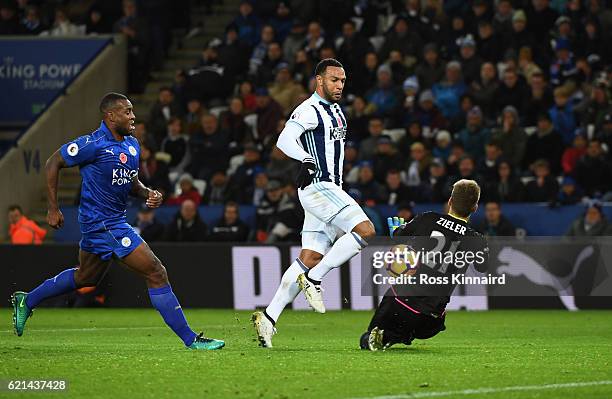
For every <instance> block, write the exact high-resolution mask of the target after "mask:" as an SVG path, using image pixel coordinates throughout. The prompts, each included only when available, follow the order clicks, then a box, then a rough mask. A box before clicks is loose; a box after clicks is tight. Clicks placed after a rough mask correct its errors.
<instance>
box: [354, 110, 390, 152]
mask: <svg viewBox="0 0 612 399" xmlns="http://www.w3.org/2000/svg"><path fill="white" fill-rule="evenodd" d="M384 128H385V125H384V123H383V120H382V118H380V117H378V116H373V117H371V118H370V121H369V122H368V134H369V136H368V138H366V139H364V140H362V141H361V144H360V145H359V159H361V160H367V159H372V157H373V156H374V154H375V152H376V144H377V142H378V138H379V137H380V136H381V135H382V134H383V130H384Z"/></svg>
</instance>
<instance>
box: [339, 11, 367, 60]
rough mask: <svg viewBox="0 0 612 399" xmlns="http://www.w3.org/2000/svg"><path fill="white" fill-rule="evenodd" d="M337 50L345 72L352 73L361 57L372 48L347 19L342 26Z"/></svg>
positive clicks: (352, 22) (353, 23)
mask: <svg viewBox="0 0 612 399" xmlns="http://www.w3.org/2000/svg"><path fill="white" fill-rule="evenodd" d="M337 43H338V42H337ZM337 50H338V59H339V60H340V62H342V65H344V66H345V68H346V69H347V71H354V70H355V69H357V67H358V63H359V62H360V61H361V60H363V57H365V55H366V54H367V53H368V52H369V51H373V47H372V44H371V43H370V41H369V40H368V38H367V37H365V36H363V35H362V34H361V33H360V32H358V31H357V28H356V26H355V22H354V21H352V20H350V19H349V20H348V21H346V22H344V23H343V24H342V36H341V39H340V41H339V45H337Z"/></svg>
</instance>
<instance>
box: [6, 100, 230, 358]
mask: <svg viewBox="0 0 612 399" xmlns="http://www.w3.org/2000/svg"><path fill="white" fill-rule="evenodd" d="M100 112H101V113H102V115H103V116H102V119H103V120H102V123H101V124H100V127H99V128H98V129H97V130H96V131H94V132H93V133H91V134H88V135H84V136H81V137H78V138H77V139H75V140H73V141H70V142H68V143H66V144H64V145H63V146H62V147H60V149H59V150H57V151H56V152H55V153H54V154H53V155H51V157H50V158H49V159H48V160H47V164H46V174H47V193H48V202H49V203H48V212H47V222H48V223H49V225H50V226H51V227H53V228H54V229H58V228H60V227H62V225H63V224H64V216H63V215H62V212H61V211H60V209H59V207H58V204H57V183H58V178H59V171H60V169H62V168H69V167H73V166H77V165H78V166H79V168H80V172H81V177H82V179H83V183H82V189H81V203H80V206H79V224H80V226H81V234H82V238H81V242H80V250H79V267H77V268H71V269H66V270H64V271H63V272H61V273H60V274H58V275H57V276H55V277H52V278H50V279H48V280H46V281H44V282H43V283H42V284H41V285H39V286H38V287H36V288H35V289H33V290H32V291H30V292H22V291H18V292H15V293H13V295H12V297H11V302H12V304H13V326H14V328H15V333H16V334H17V335H18V336H21V335H22V334H23V330H24V328H25V324H26V321H27V319H28V318H29V317H30V316H31V315H32V310H33V309H34V308H35V307H36V306H37V305H38V304H39V303H40V302H41V301H43V300H44V299H46V298H51V297H54V296H57V295H61V294H65V293H67V292H70V291H73V290H75V289H78V288H81V287H87V286H94V285H97V284H98V283H99V282H100V280H102V278H103V277H104V275H105V274H106V271H107V270H108V268H109V266H110V264H111V260H112V259H113V258H115V259H117V260H119V261H120V262H121V263H123V264H124V265H126V266H127V267H128V268H129V269H130V270H133V271H134V272H136V273H138V274H140V275H141V276H142V277H143V278H144V279H145V280H146V282H147V286H148V288H149V297H150V299H151V303H152V304H153V306H154V307H155V308H156V309H157V310H158V311H159V313H160V314H161V316H162V317H163V319H164V321H165V322H166V324H167V325H168V327H170V328H171V329H172V331H174V333H175V334H176V335H178V336H179V337H180V338H181V340H182V341H183V342H184V344H185V346H186V347H187V348H189V349H205V350H206V349H209V350H211V349H221V348H223V347H224V346H225V342H223V341H220V340H216V339H211V338H206V337H204V336H203V333H201V334H199V335H198V334H196V333H195V332H194V331H193V330H192V329H191V328H190V327H189V325H188V324H187V320H186V319H185V315H184V314H183V310H182V309H181V306H180V304H179V302H178V300H177V298H176V296H175V295H174V293H173V292H172V288H171V286H170V283H169V282H168V275H167V274H166V268H165V267H164V266H163V265H162V263H161V262H160V260H159V259H158V258H157V257H156V256H155V254H153V252H152V251H151V249H150V248H149V246H148V245H147V243H146V242H145V241H144V240H143V239H142V238H141V237H140V236H139V235H138V233H136V231H135V230H134V229H133V228H132V227H131V226H130V225H129V224H128V223H127V221H126V206H127V199H128V196H129V195H133V196H138V197H140V198H143V199H145V200H146V205H147V206H148V207H150V208H157V207H159V206H160V205H161V203H162V195H161V193H159V192H158V191H155V190H151V189H149V188H147V187H145V186H144V185H143V184H142V183H141V182H140V180H138V165H139V156H140V146H139V144H138V140H137V139H136V138H134V137H132V136H131V135H132V133H133V132H134V129H135V127H134V120H135V118H136V117H135V116H134V112H133V109H132V103H131V102H130V100H128V98H127V97H126V96H124V95H123V94H119V93H109V94H107V95H105V96H104V98H103V99H102V101H101V102H100Z"/></svg>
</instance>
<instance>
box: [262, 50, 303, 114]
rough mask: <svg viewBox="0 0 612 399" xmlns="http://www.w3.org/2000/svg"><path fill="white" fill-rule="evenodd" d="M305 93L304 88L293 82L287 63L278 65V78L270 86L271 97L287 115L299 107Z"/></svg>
mask: <svg viewBox="0 0 612 399" xmlns="http://www.w3.org/2000/svg"><path fill="white" fill-rule="evenodd" d="M305 93H306V91H305V90H304V87H302V85H300V84H299V83H296V82H295V81H294V80H293V77H292V76H291V73H290V71H289V64H287V63H286V62H281V63H280V64H278V66H277V67H276V78H275V80H274V83H273V84H272V85H271V86H270V97H272V98H273V99H274V100H276V102H278V103H279V104H280V106H281V107H282V108H283V112H284V114H285V115H286V114H288V113H289V112H290V111H291V110H293V109H294V108H295V107H296V106H297V105H298V103H299V99H300V98H301V97H302V96H303V95H304V94H305Z"/></svg>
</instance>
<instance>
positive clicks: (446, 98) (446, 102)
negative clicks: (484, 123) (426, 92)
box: [431, 61, 467, 119]
mask: <svg viewBox="0 0 612 399" xmlns="http://www.w3.org/2000/svg"><path fill="white" fill-rule="evenodd" d="M431 90H432V93H433V95H434V97H435V99H436V105H437V106H438V107H439V108H440V111H441V112H442V115H444V117H445V118H446V119H451V118H454V117H455V116H456V115H457V114H458V113H459V112H460V108H459V98H460V97H461V96H462V95H463V94H464V93H465V92H466V90H467V86H466V85H465V83H464V82H463V77H462V76H461V64H460V63H459V62H458V61H451V62H449V63H448V64H446V74H445V79H444V80H443V81H442V82H440V83H436V84H434V85H433V86H432V89H431Z"/></svg>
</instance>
